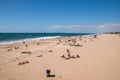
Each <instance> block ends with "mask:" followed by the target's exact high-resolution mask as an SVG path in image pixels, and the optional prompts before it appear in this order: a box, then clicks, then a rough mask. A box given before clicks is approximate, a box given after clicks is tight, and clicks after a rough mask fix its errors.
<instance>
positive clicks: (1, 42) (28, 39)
mask: <svg viewBox="0 0 120 80" xmlns="http://www.w3.org/2000/svg"><path fill="white" fill-rule="evenodd" d="M59 37H61V36H52V37H39V38H27V39H20V40H12V41H0V45H6V44H14V43H21V42H23V41H33V40H36V41H37V40H46V39H55V38H59Z"/></svg>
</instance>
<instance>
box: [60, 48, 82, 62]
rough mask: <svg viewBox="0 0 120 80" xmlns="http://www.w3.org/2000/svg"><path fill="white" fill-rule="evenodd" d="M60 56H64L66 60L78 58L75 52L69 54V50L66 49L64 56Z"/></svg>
mask: <svg viewBox="0 0 120 80" xmlns="http://www.w3.org/2000/svg"><path fill="white" fill-rule="evenodd" d="M61 58H64V59H65V60H68V59H71V58H73V59H75V58H80V56H79V55H78V54H77V55H71V54H70V50H69V49H67V56H65V55H64V54H63V55H62V56H61Z"/></svg>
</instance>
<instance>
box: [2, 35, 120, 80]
mask: <svg viewBox="0 0 120 80" xmlns="http://www.w3.org/2000/svg"><path fill="white" fill-rule="evenodd" d="M74 37H75V38H76V43H77V44H80V45H82V46H70V45H69V44H68V42H67V41H68V40H69V39H71V37H61V38H60V39H61V42H60V41H59V39H48V40H39V44H38V41H29V42H26V43H25V44H23V43H15V44H10V45H4V46H0V80H39V79H42V80H51V78H46V76H45V70H46V69H50V70H51V71H52V74H55V75H56V77H54V78H53V79H54V80H61V79H62V80H113V79H115V80H119V79H120V76H119V74H120V64H119V63H120V56H119V53H120V50H119V49H120V36H119V35H113V34H101V35H98V36H97V38H93V36H84V37H82V40H80V37H77V36H74ZM26 44H27V45H28V47H26ZM15 47H19V48H18V49H15ZM9 48H12V51H8V49H9ZM67 49H69V50H70V54H71V55H75V56H76V55H79V56H80V58H75V59H72V58H71V59H68V60H65V59H64V58H61V57H60V56H62V55H65V56H67V52H66V50H67ZM50 50H52V51H50ZM24 51H30V52H31V53H30V54H28V53H25V54H22V53H21V52H24ZM41 55H42V56H41ZM26 60H27V61H29V64H25V65H18V63H19V62H21V61H26ZM23 73H25V74H23Z"/></svg>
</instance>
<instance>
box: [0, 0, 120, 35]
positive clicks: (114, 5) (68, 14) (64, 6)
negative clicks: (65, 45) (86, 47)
mask: <svg viewBox="0 0 120 80" xmlns="http://www.w3.org/2000/svg"><path fill="white" fill-rule="evenodd" d="M111 31H120V0H0V32H18V33H19V32H68V33H69V32H74V33H101V32H111Z"/></svg>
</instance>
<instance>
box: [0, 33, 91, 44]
mask: <svg viewBox="0 0 120 80" xmlns="http://www.w3.org/2000/svg"><path fill="white" fill-rule="evenodd" d="M91 34H93V33H0V45H5V44H13V43H18V42H23V41H30V40H42V39H53V38H58V37H69V36H83V35H91Z"/></svg>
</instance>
